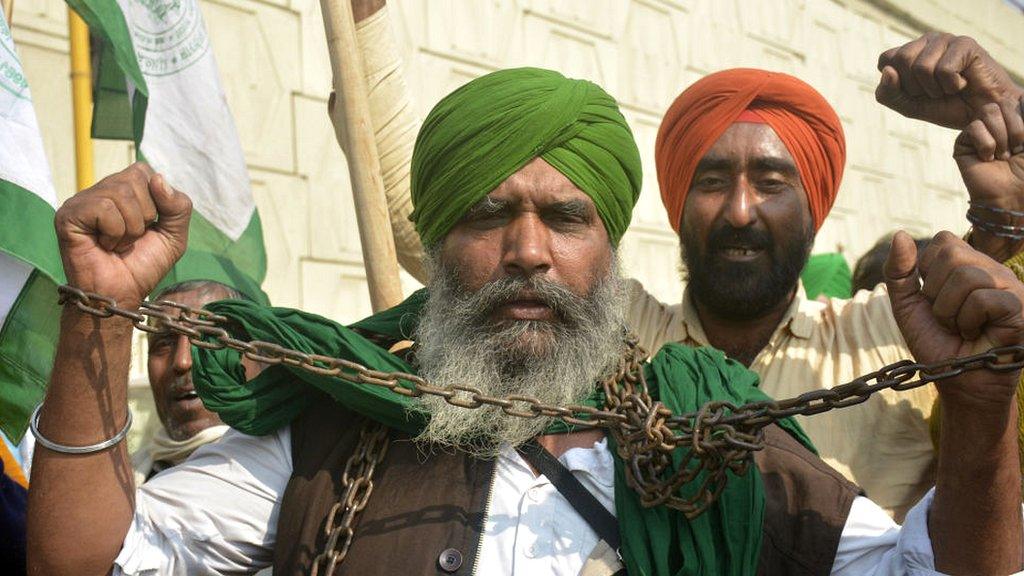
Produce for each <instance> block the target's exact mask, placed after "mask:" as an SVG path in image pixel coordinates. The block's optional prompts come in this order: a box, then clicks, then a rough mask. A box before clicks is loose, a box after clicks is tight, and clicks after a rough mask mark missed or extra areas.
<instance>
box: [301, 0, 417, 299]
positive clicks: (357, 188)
mask: <svg viewBox="0 0 1024 576" xmlns="http://www.w3.org/2000/svg"><path fill="white" fill-rule="evenodd" d="M320 8H321V11H322V12H323V15H324V29H325V31H326V33H327V51H328V52H329V53H330V57H331V69H332V70H333V72H334V82H333V85H334V92H335V94H337V101H336V102H335V104H336V105H335V106H334V107H333V110H332V112H331V121H332V122H333V123H334V133H335V135H336V136H337V138H338V143H339V144H341V149H342V150H343V151H344V152H345V156H346V157H347V158H348V173H349V177H350V178H351V180H352V196H353V199H354V200H355V209H356V222H357V224H358V226H359V241H360V244H361V245H362V249H363V266H364V267H365V268H366V282H367V284H368V285H369V289H370V303H371V305H372V306H373V310H374V311H375V312H376V311H379V310H384V309H387V308H390V307H391V306H394V305H395V304H398V303H399V302H401V301H402V287H401V285H400V284H399V279H398V260H397V257H396V255H395V241H394V237H393V236H392V235H391V220H390V217H389V216H388V205H387V199H386V198H385V196H384V179H383V178H382V176H381V169H380V158H379V157H378V155H377V145H376V142H375V140H374V133H373V127H372V126H371V125H370V103H369V98H368V96H367V94H368V89H367V86H366V78H365V77H364V76H363V62H362V57H361V56H360V54H359V51H358V47H357V46H356V28H355V22H354V20H353V18H352V5H351V4H350V3H349V0H320Z"/></svg>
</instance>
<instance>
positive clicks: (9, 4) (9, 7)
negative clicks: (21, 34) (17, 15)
mask: <svg viewBox="0 0 1024 576" xmlns="http://www.w3.org/2000/svg"><path fill="white" fill-rule="evenodd" d="M0 6H3V9H4V20H5V21H7V27H8V28H10V27H11V26H13V24H12V22H11V18H13V17H14V0H0Z"/></svg>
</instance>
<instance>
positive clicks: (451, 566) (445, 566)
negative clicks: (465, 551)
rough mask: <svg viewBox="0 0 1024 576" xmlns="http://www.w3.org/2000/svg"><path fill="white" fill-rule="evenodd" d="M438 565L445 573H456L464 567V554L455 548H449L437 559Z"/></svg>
mask: <svg viewBox="0 0 1024 576" xmlns="http://www.w3.org/2000/svg"><path fill="white" fill-rule="evenodd" d="M437 563H438V564H439V565H440V566H441V570H444V571H445V572H455V571H456V570H458V569H459V568H460V567H462V552H459V551H458V550H456V549H455V548H448V549H447V550H445V551H444V552H441V555H440V556H438V557H437Z"/></svg>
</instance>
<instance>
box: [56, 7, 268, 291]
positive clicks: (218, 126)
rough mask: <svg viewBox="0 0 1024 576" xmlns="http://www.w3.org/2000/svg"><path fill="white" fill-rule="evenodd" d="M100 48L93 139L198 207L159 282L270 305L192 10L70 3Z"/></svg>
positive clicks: (232, 134)
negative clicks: (128, 144) (122, 152)
mask: <svg viewBox="0 0 1024 576" xmlns="http://www.w3.org/2000/svg"><path fill="white" fill-rule="evenodd" d="M67 3H68V5H69V6H71V8H72V9H74V10H75V11H76V12H77V13H78V14H79V15H80V16H81V17H82V18H83V19H84V20H85V21H86V23H87V24H88V25H89V29H90V32H91V33H92V34H93V35H96V36H99V37H100V39H101V54H100V63H99V66H98V70H97V75H96V76H97V80H96V88H95V90H94V98H95V106H94V113H93V136H94V137H98V138H130V139H132V140H133V141H134V142H135V144H136V150H137V153H138V156H139V158H140V159H142V160H145V161H146V162H148V163H149V165H150V166H152V167H153V169H154V170H156V171H157V172H159V173H161V174H163V175H164V177H166V178H167V181H168V182H169V183H170V184H171V186H173V187H174V188H175V189H177V190H180V191H182V192H185V193H186V194H188V195H189V197H190V198H191V199H192V205H193V207H194V210H193V213H192V224H191V228H190V229H189V241H188V251H187V252H186V253H185V255H184V256H183V257H182V259H181V260H180V261H179V262H178V263H177V265H175V267H174V269H173V270H172V271H171V273H170V274H168V276H167V277H166V278H165V279H164V280H163V281H162V282H161V286H167V285H169V284H173V283H176V282H181V281H185V280H194V279H209V280H216V281H218V282H222V283H224V284H227V285H229V286H232V287H234V288H237V289H239V290H240V291H242V292H243V293H244V294H246V295H248V296H250V297H252V298H253V299H255V300H257V301H261V302H263V303H266V296H265V295H264V294H263V292H262V290H261V289H260V284H262V282H263V279H264V277H265V276H266V268H267V265H266V253H265V251H264V247H263V231H262V228H261V226H260V218H259V214H258V213H257V211H256V203H255V201H254V199H253V195H252V189H251V186H250V183H249V173H248V171H247V169H246V165H245V157H244V156H243V154H242V146H241V142H240V141H239V138H238V132H237V130H236V129H235V123H234V119H233V118H232V116H231V111H230V110H229V109H228V105H227V100H226V99H225V97H224V90H223V89H222V88H221V84H220V76H219V73H218V71H217V63H216V61H215V60H214V57H213V51H212V50H211V47H210V40H209V37H208V35H207V32H206V26H205V24H204V23H203V17H202V13H201V12H200V11H199V5H198V1H197V0H67Z"/></svg>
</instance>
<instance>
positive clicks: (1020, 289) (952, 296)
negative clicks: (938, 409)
mask: <svg viewBox="0 0 1024 576" xmlns="http://www.w3.org/2000/svg"><path fill="white" fill-rule="evenodd" d="M885 283H886V285H887V286H888V288H889V299H890V300H891V302H892V311H893V315H894V316H895V318H896V323H897V324H898V325H899V327H900V331H901V332H902V333H903V338H904V339H905V340H906V342H907V346H909V347H910V351H911V353H913V355H914V358H916V359H917V361H918V362H923V363H931V362H936V361H939V360H943V359H946V358H952V357H955V356H968V355H971V354H977V353H979V352H985V351H987V350H989V349H990V348H993V347H996V346H1009V345H1016V344H1021V343H1024V316H1022V310H1024V285H1022V284H1021V283H1020V281H1019V280H1017V278H1016V277H1015V276H1014V275H1013V273H1012V272H1010V270H1009V269H1007V268H1006V267H1004V266H1002V265H1001V264H999V263H998V262H996V261H995V260H992V259H991V258H989V257H988V256H985V255H984V254H981V253H980V252H978V251H976V250H974V249H973V248H971V247H970V246H968V245H967V243H966V242H964V241H963V240H961V239H959V238H957V237H956V236H954V235H953V234H951V233H949V232H939V233H938V234H936V235H935V238H933V239H932V241H931V243H930V244H929V245H928V247H927V248H926V249H925V250H924V251H923V252H922V253H921V256H920V259H918V256H917V247H916V246H915V244H914V240H913V239H912V238H911V237H910V235H908V234H907V233H906V232H897V233H896V235H895V236H894V237H893V240H892V247H891V248H890V251H889V258H888V260H887V261H886V263H885ZM1019 375H1020V373H1019V371H1017V372H1013V373H996V372H991V371H987V370H980V371H978V370H976V371H972V372H967V373H965V374H963V375H961V376H958V377H956V378H950V379H948V380H944V381H939V382H936V386H937V387H938V390H939V394H940V395H941V396H942V397H943V402H956V403H959V406H961V407H965V406H969V407H971V408H977V409H981V410H989V411H992V410H996V411H998V410H1002V411H1004V412H1005V410H1006V409H1007V406H1008V405H1009V402H1010V401H1011V399H1012V398H1013V395H1014V392H1015V390H1016V389H1017V382H1018V378H1019Z"/></svg>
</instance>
